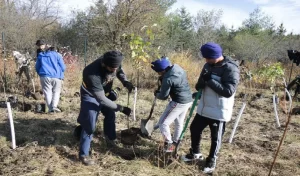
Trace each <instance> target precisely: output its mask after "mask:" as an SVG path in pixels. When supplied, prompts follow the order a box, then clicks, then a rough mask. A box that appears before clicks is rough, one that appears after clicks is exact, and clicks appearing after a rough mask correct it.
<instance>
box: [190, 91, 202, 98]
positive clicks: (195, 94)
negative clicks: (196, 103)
mask: <svg viewBox="0 0 300 176" xmlns="http://www.w3.org/2000/svg"><path fill="white" fill-rule="evenodd" d="M197 93H198V92H194V93H193V94H192V98H193V99H195V98H196V96H197ZM200 97H201V96H200ZM200 97H199V99H200Z"/></svg>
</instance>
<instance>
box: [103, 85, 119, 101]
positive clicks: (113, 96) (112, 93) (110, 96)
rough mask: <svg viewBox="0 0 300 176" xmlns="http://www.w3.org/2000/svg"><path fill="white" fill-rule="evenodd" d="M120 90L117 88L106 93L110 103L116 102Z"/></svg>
mask: <svg viewBox="0 0 300 176" xmlns="http://www.w3.org/2000/svg"><path fill="white" fill-rule="evenodd" d="M120 90H121V89H120V88H119V87H116V88H115V89H114V90H111V91H110V92H108V93H107V95H106V97H107V98H108V99H110V100H111V101H116V100H117V99H118V97H119V91H120Z"/></svg>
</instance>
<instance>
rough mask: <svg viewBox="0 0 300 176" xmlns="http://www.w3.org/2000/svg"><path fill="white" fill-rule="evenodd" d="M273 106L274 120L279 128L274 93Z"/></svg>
mask: <svg viewBox="0 0 300 176" xmlns="http://www.w3.org/2000/svg"><path fill="white" fill-rule="evenodd" d="M273 106H274V112H275V121H276V124H277V127H278V128H279V127H280V122H279V118H278V113H277V107H276V95H273Z"/></svg>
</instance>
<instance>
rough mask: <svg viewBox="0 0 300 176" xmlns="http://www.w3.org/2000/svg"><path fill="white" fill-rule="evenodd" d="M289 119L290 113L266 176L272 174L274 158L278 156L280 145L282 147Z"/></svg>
mask: <svg viewBox="0 0 300 176" xmlns="http://www.w3.org/2000/svg"><path fill="white" fill-rule="evenodd" d="M291 117H292V111H290V112H289V116H288V121H287V123H286V126H285V129H284V132H283V135H282V137H281V139H280V142H279V145H278V147H277V150H276V153H275V157H274V160H273V162H272V165H271V168H270V171H269V174H268V176H271V172H272V170H273V167H274V164H275V162H276V158H277V156H278V153H279V150H280V147H281V145H282V143H283V139H284V138H285V135H286V132H287V129H288V125H289V123H290V120H291Z"/></svg>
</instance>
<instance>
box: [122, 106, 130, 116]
mask: <svg viewBox="0 0 300 176" xmlns="http://www.w3.org/2000/svg"><path fill="white" fill-rule="evenodd" d="M121 112H122V113H123V114H125V115H127V116H129V115H130V114H131V109H130V108H128V107H122V108H121Z"/></svg>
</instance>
